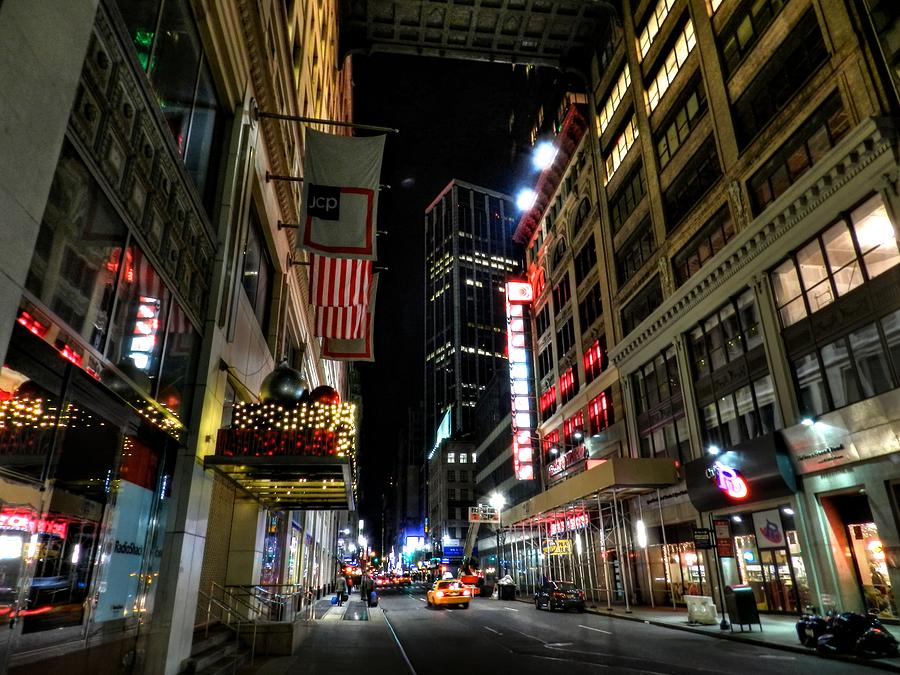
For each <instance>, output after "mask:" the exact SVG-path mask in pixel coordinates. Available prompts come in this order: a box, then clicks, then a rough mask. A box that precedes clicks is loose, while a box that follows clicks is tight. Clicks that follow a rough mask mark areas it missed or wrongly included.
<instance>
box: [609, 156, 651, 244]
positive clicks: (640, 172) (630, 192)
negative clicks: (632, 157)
mask: <svg viewBox="0 0 900 675" xmlns="http://www.w3.org/2000/svg"><path fill="white" fill-rule="evenodd" d="M646 192H647V181H646V180H645V178H644V167H643V165H642V164H638V165H637V166H636V167H635V168H634V169H633V170H632V172H631V173H630V174H629V175H628V177H627V178H625V180H624V181H623V183H622V186H621V187H620V188H619V190H618V191H617V192H616V194H614V195H613V196H612V198H611V199H610V200H609V219H610V224H611V225H612V230H613V233H616V232H618V231H619V230H620V229H621V228H622V225H624V224H625V221H626V220H628V216H630V215H631V214H632V213H633V212H634V210H635V209H636V208H637V206H638V204H640V203H641V199H643V197H644V194H645V193H646Z"/></svg>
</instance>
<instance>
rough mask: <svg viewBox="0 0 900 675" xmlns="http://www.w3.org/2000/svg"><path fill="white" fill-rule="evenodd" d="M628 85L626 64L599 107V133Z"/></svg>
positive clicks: (623, 96)
mask: <svg viewBox="0 0 900 675" xmlns="http://www.w3.org/2000/svg"><path fill="white" fill-rule="evenodd" d="M663 1H665V0H663ZM630 86H631V73H630V72H629V70H628V66H627V65H626V66H625V68H623V69H622V72H621V73H620V74H619V77H618V78H617V79H616V83H615V84H614V85H613V88H612V91H610V92H609V96H607V97H606V101H605V102H604V103H603V107H602V108H600V114H599V115H598V116H597V124H598V127H599V129H600V133H601V134H602V133H603V132H604V131H606V127H608V126H609V122H610V120H612V118H613V115H615V114H616V110H618V109H619V104H620V103H621V102H622V99H624V98H625V93H626V92H627V91H628V87H630Z"/></svg>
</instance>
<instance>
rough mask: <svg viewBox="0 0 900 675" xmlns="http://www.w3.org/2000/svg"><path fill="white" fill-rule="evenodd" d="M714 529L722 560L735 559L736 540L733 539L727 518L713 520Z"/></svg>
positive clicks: (717, 549) (717, 550) (717, 547)
mask: <svg viewBox="0 0 900 675" xmlns="http://www.w3.org/2000/svg"><path fill="white" fill-rule="evenodd" d="M713 529H714V530H715V532H716V552H717V553H718V554H719V557H720V558H733V557H734V540H733V539H732V538H731V523H730V522H729V521H728V519H727V518H716V519H714V520H713Z"/></svg>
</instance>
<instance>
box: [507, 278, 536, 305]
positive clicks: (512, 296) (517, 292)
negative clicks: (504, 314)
mask: <svg viewBox="0 0 900 675" xmlns="http://www.w3.org/2000/svg"><path fill="white" fill-rule="evenodd" d="M533 299H534V289H533V288H532V287H531V284H529V283H528V282H527V281H507V282H506V300H507V302H511V303H528V302H531V301H532V300H533Z"/></svg>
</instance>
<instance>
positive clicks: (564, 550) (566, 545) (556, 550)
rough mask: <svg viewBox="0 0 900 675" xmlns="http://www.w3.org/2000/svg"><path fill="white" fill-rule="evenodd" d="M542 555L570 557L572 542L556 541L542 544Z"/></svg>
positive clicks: (565, 540) (567, 540)
mask: <svg viewBox="0 0 900 675" xmlns="http://www.w3.org/2000/svg"><path fill="white" fill-rule="evenodd" d="M543 551H544V555H571V554H572V542H571V540H569V539H557V540H556V541H548V542H547V543H546V544H544V548H543Z"/></svg>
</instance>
